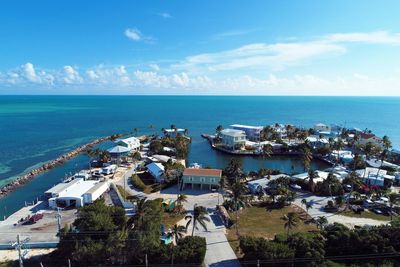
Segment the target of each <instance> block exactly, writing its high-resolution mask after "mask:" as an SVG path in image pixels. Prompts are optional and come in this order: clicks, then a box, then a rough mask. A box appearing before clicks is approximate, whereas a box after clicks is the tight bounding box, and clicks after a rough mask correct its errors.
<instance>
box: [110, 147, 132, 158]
mask: <svg viewBox="0 0 400 267" xmlns="http://www.w3.org/2000/svg"><path fill="white" fill-rule="evenodd" d="M130 151H131V149H130V148H128V147H126V146H120V145H117V146H114V147H112V148H110V149H107V152H108V153H110V156H111V157H112V158H119V157H124V156H127V155H128V154H129V152H130Z"/></svg>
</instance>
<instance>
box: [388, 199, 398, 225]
mask: <svg viewBox="0 0 400 267" xmlns="http://www.w3.org/2000/svg"><path fill="white" fill-rule="evenodd" d="M388 199H389V205H390V220H391V221H392V220H393V206H394V205H396V204H397V203H398V202H399V195H398V194H396V193H391V194H389V195H388Z"/></svg>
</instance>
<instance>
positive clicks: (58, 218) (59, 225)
mask: <svg viewBox="0 0 400 267" xmlns="http://www.w3.org/2000/svg"><path fill="white" fill-rule="evenodd" d="M56 219H57V227H58V235H59V234H60V232H61V213H60V208H59V207H57V214H56Z"/></svg>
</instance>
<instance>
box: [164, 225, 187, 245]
mask: <svg viewBox="0 0 400 267" xmlns="http://www.w3.org/2000/svg"><path fill="white" fill-rule="evenodd" d="M186 230H187V229H186V228H185V226H183V225H177V224H175V225H174V226H173V227H172V229H171V231H170V232H169V233H168V236H169V237H172V238H173V239H174V241H175V244H178V240H179V239H181V238H182V237H183V235H184V233H186Z"/></svg>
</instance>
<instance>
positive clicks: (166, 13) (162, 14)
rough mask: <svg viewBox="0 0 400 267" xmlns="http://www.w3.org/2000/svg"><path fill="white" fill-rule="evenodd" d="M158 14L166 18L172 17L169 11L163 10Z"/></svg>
mask: <svg viewBox="0 0 400 267" xmlns="http://www.w3.org/2000/svg"><path fill="white" fill-rule="evenodd" d="M158 15H160V17H163V18H164V19H170V18H172V16H171V14H170V13H168V12H161V13H159V14H158Z"/></svg>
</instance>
